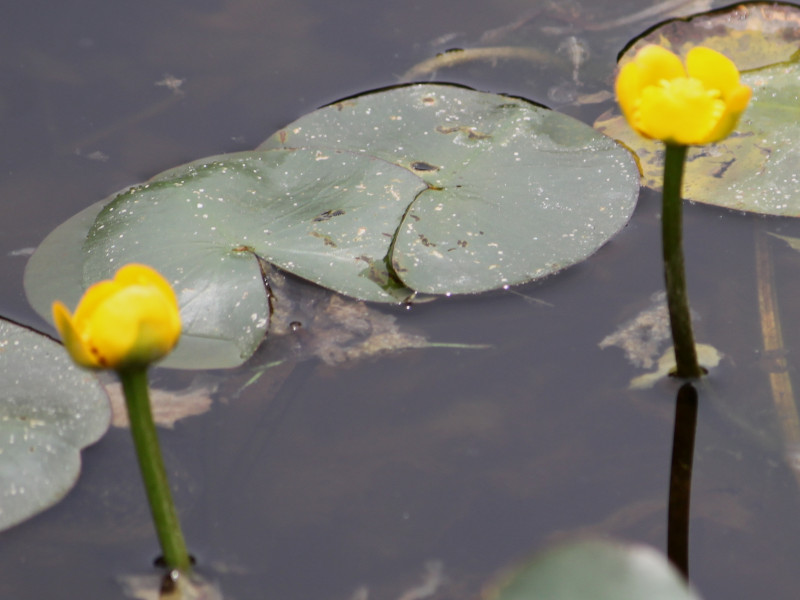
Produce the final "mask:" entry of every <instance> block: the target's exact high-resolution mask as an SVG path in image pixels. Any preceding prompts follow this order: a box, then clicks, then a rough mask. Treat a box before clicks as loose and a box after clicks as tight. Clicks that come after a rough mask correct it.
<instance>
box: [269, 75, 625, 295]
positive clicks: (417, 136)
mask: <svg viewBox="0 0 800 600" xmlns="http://www.w3.org/2000/svg"><path fill="white" fill-rule="evenodd" d="M298 147H314V148H322V149H332V148H337V149H346V150H351V151H353V152H364V153H367V154H369V155H370V156H374V157H377V158H380V159H383V160H386V161H387V162H390V163H393V164H397V165H400V166H402V167H404V168H405V169H407V170H408V171H410V172H412V173H414V174H416V175H417V176H418V177H419V178H420V179H422V180H423V181H424V182H425V184H427V189H424V190H423V191H422V192H421V193H420V194H419V195H418V196H417V197H416V198H415V199H414V202H413V204H410V206H409V209H408V212H407V213H406V214H405V216H404V218H403V222H402V224H401V225H400V227H399V228H398V230H397V234H396V238H395V240H394V244H393V247H392V254H391V262H392V266H393V268H394V270H395V271H396V273H397V275H398V276H399V277H400V279H401V280H402V281H403V283H405V285H406V286H408V287H410V288H412V289H414V290H417V291H420V292H425V293H432V294H450V293H453V294H460V293H471V292H480V291H485V290H490V289H495V288H498V287H502V286H507V285H514V284H519V283H523V282H526V281H530V280H532V279H536V278H539V277H544V276H546V275H549V274H552V273H554V272H556V271H559V270H561V269H563V268H565V267H567V266H569V265H572V264H575V263H577V262H579V261H581V260H583V259H585V258H586V257H588V256H589V255H591V254H593V253H594V252H595V251H596V250H597V249H598V248H599V247H600V246H602V245H603V244H604V243H605V242H606V241H608V240H609V239H610V238H611V237H612V236H613V235H614V234H615V233H617V232H618V231H619V230H620V229H621V228H622V227H623V226H624V225H625V223H627V221H628V219H629V218H630V215H631V213H632V211H633V208H634V206H635V204H636V198H637V196H638V185H637V183H636V181H635V167H634V164H633V162H632V161H631V158H630V156H629V154H628V153H627V152H626V151H625V150H624V149H622V148H620V147H619V146H617V145H616V144H615V143H614V142H613V141H612V140H610V139H608V138H606V137H604V136H599V135H597V134H596V132H593V131H592V130H591V128H588V127H586V126H584V125H583V124H582V123H580V122H579V121H576V120H575V119H573V118H571V117H568V116H566V115H563V114H560V113H557V112H554V111H550V110H547V109H544V108H542V107H539V106H536V105H534V104H532V103H530V102H527V101H525V100H521V99H517V98H509V97H507V96H500V95H496V94H487V93H479V92H475V91H472V90H469V89H465V88H461V87H456V86H448V85H411V86H402V87H397V88H393V89H390V90H386V91H382V92H378V93H374V94H368V95H364V96H359V97H356V98H350V99H347V100H343V101H341V102H337V103H335V104H332V105H330V106H327V107H325V108H322V109H320V110H317V111H315V112H313V113H310V114H309V115H306V116H305V117H302V118H300V119H298V120H297V121H295V122H294V123H291V124H290V125H287V126H286V127H285V128H284V129H282V130H280V131H278V132H277V133H276V134H274V135H273V136H272V137H271V138H269V139H268V140H267V141H266V142H264V144H262V145H261V146H260V148H262V149H266V148H298Z"/></svg>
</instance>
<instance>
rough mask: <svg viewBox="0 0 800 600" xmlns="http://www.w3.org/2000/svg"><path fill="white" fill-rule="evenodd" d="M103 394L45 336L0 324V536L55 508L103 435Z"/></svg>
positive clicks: (94, 381) (105, 407)
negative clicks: (90, 448)
mask: <svg viewBox="0 0 800 600" xmlns="http://www.w3.org/2000/svg"><path fill="white" fill-rule="evenodd" d="M110 419H111V410H110V405H109V401H108V397H107V396H106V394H105V392H104V391H103V388H102V387H101V386H100V384H99V383H98V381H97V379H96V378H95V377H94V376H93V375H92V374H91V373H89V372H88V371H83V370H80V369H78V368H77V367H75V366H74V364H73V363H72V361H71V360H70V358H69V356H68V355H67V353H66V351H65V350H64V348H63V347H62V346H60V345H59V344H57V343H56V342H54V341H53V340H51V339H50V338H48V337H45V336H43V335H41V334H39V333H35V332H33V331H31V330H29V329H27V328H25V327H22V326H20V325H16V324H15V323H11V322H9V321H5V320H0V530H3V529H7V528H9V527H11V526H13V525H16V524H18V523H20V522H22V521H24V520H25V519H28V518H29V517H32V516H33V515H35V514H37V513H39V512H41V511H43V510H44V509H46V508H49V507H50V506H52V505H54V504H56V503H57V502H58V501H59V500H61V498H63V497H64V496H65V495H66V493H67V492H68V491H69V490H70V489H71V488H72V486H73V485H74V484H75V481H76V480H77V478H78V475H79V473H80V468H81V457H80V451H81V449H82V448H84V447H86V446H88V445H90V444H93V443H94V442H96V441H97V440H98V439H100V438H101V437H102V436H103V434H104V433H105V432H106V430H107V429H108V426H109V423H110Z"/></svg>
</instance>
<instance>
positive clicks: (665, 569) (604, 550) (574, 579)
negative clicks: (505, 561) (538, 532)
mask: <svg viewBox="0 0 800 600" xmlns="http://www.w3.org/2000/svg"><path fill="white" fill-rule="evenodd" d="M486 597H487V600H533V599H534V598H537V599H538V598H542V599H544V598H546V599H547V600H578V599H587V600H588V599H591V600H642V599H643V598H647V600H699V596H698V595H697V594H695V592H694V591H693V590H692V589H691V588H690V587H689V586H688V585H687V584H686V582H685V580H684V579H683V577H682V576H681V575H680V574H679V573H678V572H677V571H676V570H675V568H674V567H672V565H670V564H669V563H668V562H667V559H666V557H665V556H663V555H662V554H659V553H658V552H656V551H655V550H653V549H652V548H649V547H647V546H641V545H633V544H621V543H616V542H608V541H595V540H592V541H584V542H576V543H572V544H567V545H565V546H562V547H559V548H556V549H554V550H551V551H549V552H545V553H543V554H542V555H541V556H539V557H536V558H535V559H534V560H533V561H532V562H531V563H530V564H528V565H525V566H523V567H522V568H520V569H519V570H517V571H516V572H513V573H512V574H511V575H510V576H508V577H506V578H505V579H504V580H503V581H501V582H500V583H499V584H498V585H497V586H496V587H495V588H494V589H492V590H490V592H489V593H488V594H486Z"/></svg>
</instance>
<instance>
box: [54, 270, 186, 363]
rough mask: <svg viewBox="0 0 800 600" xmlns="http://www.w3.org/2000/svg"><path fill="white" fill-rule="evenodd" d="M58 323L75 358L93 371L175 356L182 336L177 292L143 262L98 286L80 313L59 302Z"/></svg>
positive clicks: (84, 300)
mask: <svg viewBox="0 0 800 600" xmlns="http://www.w3.org/2000/svg"><path fill="white" fill-rule="evenodd" d="M53 319H54V320H55V324H56V328H57V329H58V331H59V333H60V334H61V338H62V340H63V341H64V346H65V347H66V349H67V351H69V353H70V355H71V356H72V359H73V360H74V361H75V362H76V363H78V364H79V365H81V366H84V367H89V368H92V369H115V370H120V369H126V368H130V367H143V366H147V365H148V364H150V363H152V362H154V361H157V360H159V359H160V358H163V357H164V356H166V355H167V354H169V352H170V351H172V349H173V348H174V347H175V345H176V344H177V343H178V338H179V337H180V335H181V319H180V311H179V309H178V300H177V298H176V297H175V292H174V291H173V290H172V288H171V287H170V285H169V283H167V281H166V279H164V278H163V277H162V276H161V275H159V274H158V273H157V272H156V271H155V270H153V269H152V268H150V267H148V266H145V265H139V264H129V265H125V266H124V267H122V268H121V269H120V270H119V271H117V274H116V275H115V276H114V279H113V280H106V281H100V282H98V283H95V284H94V285H92V286H91V287H90V288H89V289H88V290H86V293H85V294H84V295H83V298H81V300H80V302H79V303H78V307H77V308H76V309H75V314H74V315H71V314H70V313H69V310H68V309H67V307H66V306H64V304H62V303H61V302H55V303H53Z"/></svg>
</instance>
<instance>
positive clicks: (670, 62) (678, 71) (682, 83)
mask: <svg viewBox="0 0 800 600" xmlns="http://www.w3.org/2000/svg"><path fill="white" fill-rule="evenodd" d="M616 92H617V101H618V102H619V105H620V108H621V109H622V114H623V115H624V116H625V118H626V119H627V121H628V123H629V124H630V126H631V127H633V129H635V130H636V131H637V132H638V133H640V134H641V135H643V136H645V137H648V138H653V139H657V140H661V141H663V142H666V143H670V144H681V145H685V146H690V145H701V144H709V143H712V142H716V141H719V140H721V139H723V138H726V137H728V135H730V133H731V132H732V131H733V129H734V128H735V127H736V123H737V122H738V121H739V116H740V115H741V114H742V113H743V112H744V109H745V108H746V107H747V103H748V102H749V101H750V96H751V94H752V90H751V89H750V88H749V87H747V86H746V85H742V84H741V83H740V81H739V71H738V70H737V69H736V65H734V64H733V62H732V61H731V60H730V59H729V58H727V57H726V56H724V55H722V54H720V53H719V52H717V51H716V50H711V49H710V48H704V47H697V48H692V49H691V50H690V51H689V53H688V54H687V55H686V66H685V67H684V65H683V63H681V60H680V58H678V57H677V56H676V55H675V54H673V53H672V52H670V51H669V50H667V49H666V48H663V47H661V46H656V45H649V46H645V47H644V48H642V49H641V50H639V51H638V52H637V53H636V55H635V56H634V57H633V60H631V62H629V63H627V64H625V65H624V66H623V67H622V69H620V72H619V75H618V76H617V83H616Z"/></svg>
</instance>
